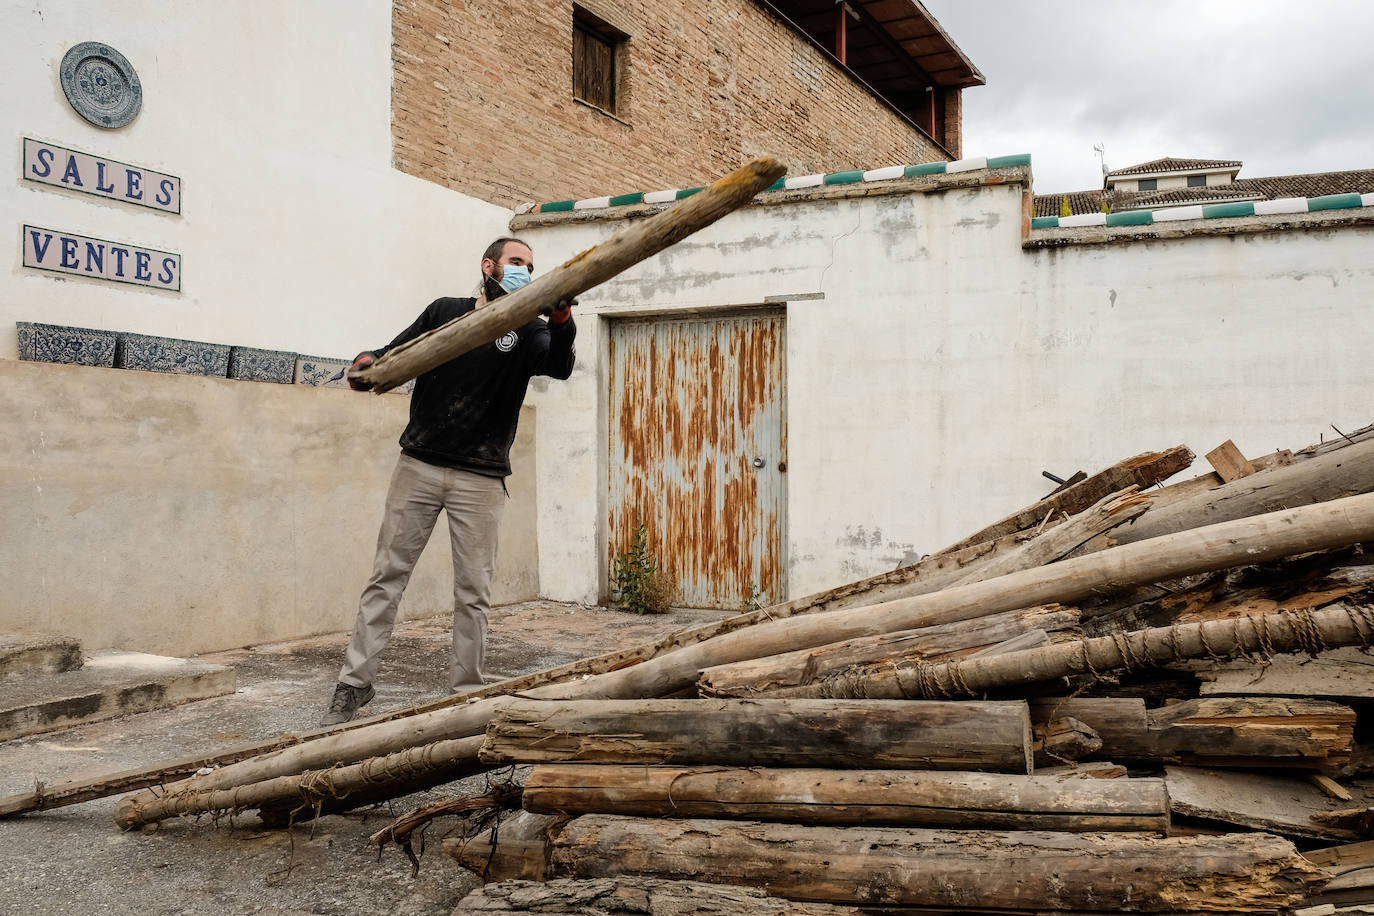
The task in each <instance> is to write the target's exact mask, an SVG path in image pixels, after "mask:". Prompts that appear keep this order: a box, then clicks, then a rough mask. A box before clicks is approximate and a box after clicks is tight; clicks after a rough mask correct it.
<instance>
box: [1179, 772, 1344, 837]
mask: <svg viewBox="0 0 1374 916" xmlns="http://www.w3.org/2000/svg"><path fill="white" fill-rule="evenodd" d="M1164 773H1165V776H1164V781H1165V784H1166V785H1167V786H1168V789H1169V809H1170V811H1172V812H1173V813H1174V814H1181V815H1185V816H1187V817H1200V818H1205V819H1207V820H1212V821H1222V822H1224V823H1227V824H1239V825H1240V826H1242V827H1254V828H1256V829H1259V830H1268V831H1271V832H1273V833H1280V834H1284V835H1286V836H1296V837H1310V838H1313V839H1319V840H1354V839H1358V837H1357V836H1356V834H1355V832H1354V831H1353V830H1343V829H1341V828H1338V827H1332V826H1329V825H1324V824H1319V823H1317V822H1316V821H1314V820H1312V815H1313V814H1315V813H1317V812H1325V811H1333V810H1335V809H1336V808H1337V807H1339V806H1340V804H1342V803H1341V802H1337V801H1336V800H1335V799H1330V798H1327V797H1326V795H1324V794H1323V793H1322V792H1321V790H1320V789H1318V788H1317V787H1316V786H1314V785H1312V784H1311V783H1310V782H1308V781H1307V780H1305V779H1290V778H1288V777H1286V776H1266V775H1261V774H1259V773H1238V772H1235V771H1231V770H1204V769H1198V768H1194V767H1166V768H1165V771H1164Z"/></svg>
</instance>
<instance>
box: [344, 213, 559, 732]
mask: <svg viewBox="0 0 1374 916" xmlns="http://www.w3.org/2000/svg"><path fill="white" fill-rule="evenodd" d="M533 273H534V254H533V252H531V251H530V247H529V246H528V245H526V244H525V243H524V242H522V241H520V240H519V239H514V238H501V239H497V240H496V241H494V242H492V243H491V245H490V246H489V247H488V248H487V250H486V252H485V253H484V254H483V255H482V281H481V284H480V285H479V286H478V288H477V289H475V290H474V291H473V292H474V294H475V295H474V296H473V297H472V298H466V299H452V298H442V299H435V300H434V301H433V302H431V303H430V304H429V307H428V308H426V309H425V310H424V312H423V313H422V314H421V315H420V317H419V318H418V319H416V321H415V323H414V324H412V325H411V326H410V327H408V328H406V329H405V330H404V331H402V332H401V333H400V334H399V335H398V336H397V337H396V339H395V340H393V341H392V342H391V343H390V344H388V345H387V346H386V347H383V348H382V349H380V350H369V351H364V352H363V353H360V354H359V355H358V356H357V358H355V359H354V361H353V368H361V367H363V366H366V365H369V364H370V363H372V362H374V361H375V360H377V359H378V358H380V357H381V356H382V354H384V353H386V351H387V350H390V349H391V348H392V347H395V346H398V345H399V344H402V343H405V342H406V341H408V340H411V339H413V338H415V337H418V336H419V335H420V334H422V333H424V332H425V331H429V330H432V329H434V328H437V327H439V326H440V325H442V324H445V323H446V322H448V321H451V320H452V319H454V318H457V317H458V316H460V315H464V314H467V313H468V312H470V311H472V310H474V309H479V308H482V307H484V306H486V305H487V304H488V303H490V302H491V301H492V300H493V299H497V298H499V297H501V296H504V295H505V294H506V293H510V292H514V291H515V290H517V289H519V288H520V287H522V286H524V285H525V284H526V283H529V282H530V277H531V275H532V274H533ZM574 304H575V302H560V303H559V307H558V308H556V309H555V310H554V311H553V312H552V313H551V314H550V315H549V318H548V321H547V323H546V322H545V321H544V320H543V319H541V318H535V319H534V320H533V321H531V322H529V323H528V324H526V325H524V326H523V327H521V328H519V329H518V330H515V331H512V332H510V333H509V334H506V335H505V336H503V337H501V338H499V339H497V340H495V341H492V342H491V343H489V344H486V345H485V346H482V347H478V348H477V349H476V350H473V351H471V352H469V353H466V354H464V355H462V356H460V357H458V358H456V359H452V360H450V361H448V362H447V363H444V364H443V365H442V366H439V367H438V368H435V369H431V370H430V371H429V372H426V373H425V374H424V375H421V376H420V377H419V378H418V379H417V380H416V382H415V390H414V392H413V393H412V394H411V396H410V422H409V424H408V425H407V426H406V428H405V432H403V433H402V434H401V456H400V458H399V459H398V460H397V462H396V470H395V471H394V472H393V474H392V477H391V488H390V490H389V491H388V493H387V498H386V510H385V514H384V516H383V518H382V530H381V532H380V534H379V535H378V536H377V556H376V560H375V561H374V564H373V570H372V578H371V579H369V580H368V583H367V587H366V588H364V589H363V594H362V598H361V600H360V601H359V603H358V618H357V621H356V622H355V623H354V625H353V637H352V639H351V641H350V642H349V644H348V651H347V652H346V654H345V656H344V663H343V668H342V669H341V670H340V671H339V683H338V686H336V687H335V689H334V696H333V699H332V700H331V701H330V703H329V709H328V710H327V711H326V712H325V714H324V717H323V718H322V719H321V720H320V724H321V725H337V724H339V723H341V722H347V721H349V720H350V719H352V718H353V717H354V715H356V714H357V711H358V709H359V707H361V706H363V705H364V704H366V703H367V702H369V701H370V700H371V699H372V698H373V696H375V691H374V690H373V689H372V681H373V678H374V677H375V675H376V674H377V669H378V668H379V667H380V665H381V655H382V650H383V649H385V648H386V644H387V642H388V640H390V639H391V630H392V627H393V626H394V625H395V623H396V610H397V606H398V605H399V603H400V600H401V593H402V592H403V591H404V590H405V586H406V582H407V581H408V580H409V579H410V573H411V570H413V569H414V568H415V562H416V561H417V560H418V559H419V557H420V552H421V550H423V549H424V546H425V543H426V542H427V541H428V540H429V535H430V532H431V531H432V530H433V528H434V523H435V520H436V519H437V518H438V515H439V510H440V509H443V510H444V511H445V512H446V513H447V515H448V526H449V541H450V548H451V550H452V554H453V655H452V660H451V663H450V667H449V686H450V687H451V688H452V689H453V690H458V689H460V688H463V687H468V686H473V687H476V686H480V685H481V684H482V661H483V656H484V654H485V650H486V635H487V610H488V609H489V607H490V598H491V576H492V571H493V569H494V568H495V564H496V529H497V526H498V525H499V523H500V520H501V512H502V510H503V509H504V508H505V500H506V498H507V496H506V485H505V478H506V476H507V475H509V474H510V447H511V443H512V442H514V441H515V426H516V423H517V421H518V420H519V417H520V405H521V404H522V403H523V402H524V400H525V390H526V388H527V387H528V385H529V380H530V378H531V377H532V376H535V375H548V376H552V377H553V378H557V379H566V378H568V376H570V375H571V374H572V369H573V360H574V355H575V354H574V349H573V339H574V337H575V336H576V334H577V328H576V327H575V326H574V324H573V320H572V305H574ZM349 384H351V385H353V387H355V388H364V387H366V386H364V385H361V384H355V383H353V382H352V381H350V383H349Z"/></svg>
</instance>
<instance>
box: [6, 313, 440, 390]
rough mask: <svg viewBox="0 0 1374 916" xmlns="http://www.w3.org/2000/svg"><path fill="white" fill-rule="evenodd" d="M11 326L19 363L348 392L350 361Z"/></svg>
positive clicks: (64, 328) (193, 342) (24, 323)
mask: <svg viewBox="0 0 1374 916" xmlns="http://www.w3.org/2000/svg"><path fill="white" fill-rule="evenodd" d="M14 327H15V334H16V336H17V338H18V342H19V358H20V359H21V360H25V361H27V362H40V363H63V364H67V365H74V366H103V367H105V368H107V369H142V370H145V371H149V372H168V373H173V374H177V375H203V376H208V377H211V378H231V379H235V380H238V381H251V382H273V383H276V384H279V385H291V384H296V385H305V386H307V387H312V388H342V389H344V390H345V391H349V390H351V389H349V387H348V382H346V381H345V380H344V378H343V372H344V370H345V369H347V368H348V366H349V365H350V364H351V363H352V360H351V359H342V358H338V357H328V356H306V355H304V354H300V353H292V352H288V351H286V350H261V349H258V348H256V347H232V346H227V345H224V344H212V343H205V342H203V341H199V340H179V339H177V338H174V337H155V336H152V335H148V334H130V333H125V332H123V331H99V330H95V329H93V328H72V327H67V326H65V325H60V324H36V323H34V322H30V321H17V322H15V326H14ZM414 390H415V380H414V379H411V380H410V381H408V382H406V383H405V384H404V385H402V386H400V387H399V388H396V389H394V393H396V394H410V393H411V392H413V391H414ZM389 393H392V392H389Z"/></svg>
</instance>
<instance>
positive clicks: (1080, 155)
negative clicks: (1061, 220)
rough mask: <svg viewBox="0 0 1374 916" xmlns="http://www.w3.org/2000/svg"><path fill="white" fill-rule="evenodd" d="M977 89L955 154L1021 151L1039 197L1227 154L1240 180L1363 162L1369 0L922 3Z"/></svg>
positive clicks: (1373, 128) (1372, 159) (1373, 111)
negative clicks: (1156, 165) (1100, 147)
mask: <svg viewBox="0 0 1374 916" xmlns="http://www.w3.org/2000/svg"><path fill="white" fill-rule="evenodd" d="M923 2H924V3H925V5H926V8H927V9H929V10H930V12H931V13H932V14H933V15H934V16H935V17H936V18H937V19H939V20H940V23H941V25H943V26H944V27H945V30H946V31H947V32H949V34H950V36H951V37H952V38H953V39H954V41H955V43H957V44H958V45H959V46H960V47H961V48H962V49H963V50H964V53H965V54H967V55H968V56H969V58H970V59H971V60H972V61H973V62H974V64H975V65H976V66H977V67H978V69H980V70H982V71H983V75H984V76H986V77H987V81H988V82H987V85H986V86H980V87H977V88H975V89H968V90H965V92H964V154H965V155H967V156H982V155H989V156H1000V155H1005V154H1010V153H1025V152H1028V153H1030V154H1031V165H1032V170H1033V171H1034V174H1035V189H1036V191H1037V192H1038V193H1042V194H1043V193H1049V192H1058V191H1076V190H1083V189H1087V188H1094V187H1100V186H1101V183H1102V178H1101V172H1100V170H1099V168H1098V162H1097V154H1096V153H1094V152H1093V144H1095V143H1099V142H1100V143H1103V144H1104V145H1105V146H1106V155H1107V165H1108V166H1109V167H1110V168H1122V167H1124V166H1127V165H1132V164H1134V163H1137V162H1145V161H1148V160H1150V159H1155V158H1158V157H1160V156H1182V157H1188V158H1193V157H1196V158H1201V159H1240V160H1242V161H1243V162H1244V163H1245V165H1244V167H1243V168H1242V170H1241V173H1240V174H1241V177H1242V178H1255V177H1260V176H1263V175H1289V174H1296V173H1301V172H1325V171H1341V170H1345V169H1358V168H1374V67H1372V66H1371V64H1374V0H1301V2H1293V0H1283V2H1280V0H923Z"/></svg>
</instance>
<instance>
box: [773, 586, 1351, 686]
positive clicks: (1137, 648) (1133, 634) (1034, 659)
mask: <svg viewBox="0 0 1374 916" xmlns="http://www.w3.org/2000/svg"><path fill="white" fill-rule="evenodd" d="M1370 644H1374V610H1372V609H1370V608H1365V607H1359V606H1356V605H1350V604H1335V605H1332V606H1330V607H1327V608H1323V609H1322V610H1319V611H1311V612H1307V611H1304V612H1301V613H1289V612H1287V611H1284V612H1280V613H1278V614H1263V615H1259V616H1255V617H1236V618H1233V619H1230V620H1208V621H1204V622H1202V623H1190V624H1183V625H1178V626H1173V627H1154V628H1151V629H1148V630H1132V631H1130V632H1127V633H1119V634H1116V635H1115V636H1099V637H1096V638H1093V639H1081V640H1073V641H1070V642H1062V643H1056V644H1055V645H1051V646H1044V647H1042V648H1039V649H1031V650H1029V651H1026V652H1009V653H1007V654H1005V655H997V656H993V657H991V658H978V659H964V660H960V661H952V662H945V663H942V664H935V665H927V664H925V663H923V662H914V663H907V664H895V665H877V666H867V667H859V668H854V669H851V670H850V671H847V672H843V673H841V674H837V675H833V676H831V677H829V678H826V679H824V680H821V681H817V682H816V683H814V684H808V685H805V686H802V687H792V688H789V689H787V690H779V691H776V692H775V694H774V695H775V696H792V697H821V698H832V699H901V698H909V699H929V698H936V697H959V696H978V695H980V694H981V693H983V692H984V691H987V690H992V689H994V688H999V687H1011V686H1015V685H1025V684H1034V683H1036V682H1039V681H1046V680H1052V679H1054V678H1058V677H1064V676H1066V675H1093V676H1097V675H1100V674H1102V673H1104V672H1112V671H1123V670H1124V671H1133V670H1141V669H1148V668H1152V667H1157V666H1162V665H1167V664H1171V663H1173V662H1179V661H1184V660H1187V659H1198V658H1211V657H1216V658H1226V657H1229V658H1234V657H1236V656H1240V655H1250V654H1252V653H1253V654H1258V655H1261V656H1263V655H1273V654H1275V653H1283V652H1298V651H1312V652H1316V651H1318V650H1319V649H1321V648H1331V647H1336V646H1353V645H1370Z"/></svg>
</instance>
